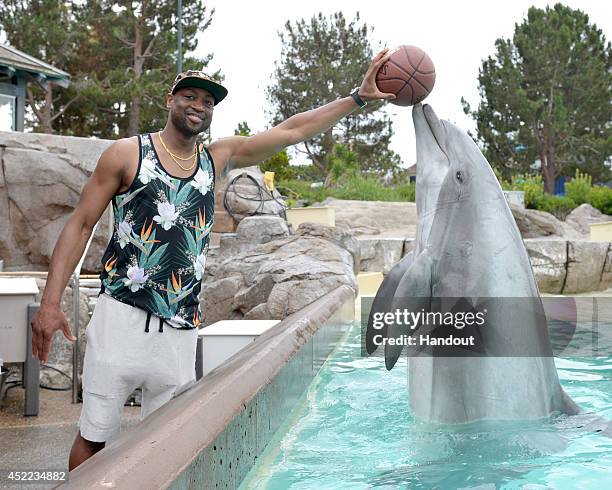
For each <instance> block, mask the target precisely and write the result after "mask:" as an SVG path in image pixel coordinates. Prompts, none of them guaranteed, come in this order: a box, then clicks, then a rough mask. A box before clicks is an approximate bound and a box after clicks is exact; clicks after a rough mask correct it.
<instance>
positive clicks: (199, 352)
mask: <svg viewBox="0 0 612 490" xmlns="http://www.w3.org/2000/svg"><path fill="white" fill-rule="evenodd" d="M203 348H204V347H203V346H202V336H201V335H198V340H197V343H196V362H195V373H196V381H197V380H198V379H200V378H201V377H202V376H203V375H204V374H203V373H204V365H203V363H202V349H203Z"/></svg>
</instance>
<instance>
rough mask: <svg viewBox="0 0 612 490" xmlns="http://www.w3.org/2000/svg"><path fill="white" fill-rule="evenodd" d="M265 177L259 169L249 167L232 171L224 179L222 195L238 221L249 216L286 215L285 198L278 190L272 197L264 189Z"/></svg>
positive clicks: (273, 192)
mask: <svg viewBox="0 0 612 490" xmlns="http://www.w3.org/2000/svg"><path fill="white" fill-rule="evenodd" d="M263 175H264V174H263V173H262V171H261V170H259V167H247V168H241V169H235V170H232V171H231V172H229V174H228V176H227V178H226V179H224V181H223V182H224V188H223V189H221V195H224V196H225V201H226V203H227V207H228V208H229V211H230V214H231V215H232V217H233V218H234V219H235V220H236V221H241V220H243V219H244V218H246V217H247V216H254V215H273V216H282V215H283V214H284V212H285V209H286V207H287V206H286V204H285V201H284V199H283V197H282V196H281V195H280V193H279V192H278V191H277V190H276V189H274V191H272V195H270V193H269V192H268V191H267V190H266V188H265V187H264V183H263Z"/></svg>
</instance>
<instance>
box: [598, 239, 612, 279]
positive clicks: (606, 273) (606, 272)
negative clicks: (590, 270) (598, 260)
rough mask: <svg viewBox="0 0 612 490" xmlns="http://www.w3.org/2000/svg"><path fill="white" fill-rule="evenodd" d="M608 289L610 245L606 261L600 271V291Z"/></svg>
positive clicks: (611, 269)
mask: <svg viewBox="0 0 612 490" xmlns="http://www.w3.org/2000/svg"><path fill="white" fill-rule="evenodd" d="M610 287H612V243H608V251H607V252H606V261H605V263H604V266H603V270H602V271H601V289H602V290H603V289H608V288H610Z"/></svg>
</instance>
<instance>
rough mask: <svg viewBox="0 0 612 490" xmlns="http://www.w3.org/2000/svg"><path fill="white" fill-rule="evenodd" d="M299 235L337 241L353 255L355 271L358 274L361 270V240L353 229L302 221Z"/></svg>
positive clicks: (298, 230)
mask: <svg viewBox="0 0 612 490" xmlns="http://www.w3.org/2000/svg"><path fill="white" fill-rule="evenodd" d="M295 234H296V235H298V236H311V237H317V238H322V239H324V240H328V241H330V242H332V243H335V244H336V245H338V246H339V247H341V248H343V249H345V250H347V251H348V252H349V253H350V254H351V256H352V257H353V272H354V273H355V274H357V273H358V272H359V270H360V268H359V267H360V262H361V249H360V246H359V242H358V241H357V240H356V239H355V237H354V236H353V233H351V231H347V230H343V229H341V228H337V227H335V226H329V225H324V224H321V223H302V224H300V226H298V229H297V230H296V232H295Z"/></svg>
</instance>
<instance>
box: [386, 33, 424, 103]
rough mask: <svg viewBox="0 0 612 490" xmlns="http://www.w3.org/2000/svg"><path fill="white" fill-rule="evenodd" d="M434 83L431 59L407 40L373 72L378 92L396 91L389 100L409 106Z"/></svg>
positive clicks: (420, 99)
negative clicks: (406, 42)
mask: <svg viewBox="0 0 612 490" xmlns="http://www.w3.org/2000/svg"><path fill="white" fill-rule="evenodd" d="M434 83H436V70H435V68H434V64H433V61H431V58H430V57H429V56H428V54H427V53H426V52H425V51H423V50H422V49H421V48H417V47H416V46H409V45H407V44H405V45H402V46H399V47H397V48H395V51H394V52H393V54H391V57H390V58H389V59H388V60H387V62H386V63H385V64H384V65H382V66H381V67H380V69H379V70H378V73H377V74H376V85H377V86H378V89H379V90H380V91H381V92H385V93H391V94H395V96H396V98H395V99H393V100H391V101H389V102H391V103H392V104H395V105H401V106H409V105H414V104H417V103H418V102H421V101H422V100H423V99H424V98H425V97H427V96H428V95H429V93H430V92H431V90H432V89H433V86H434Z"/></svg>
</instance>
